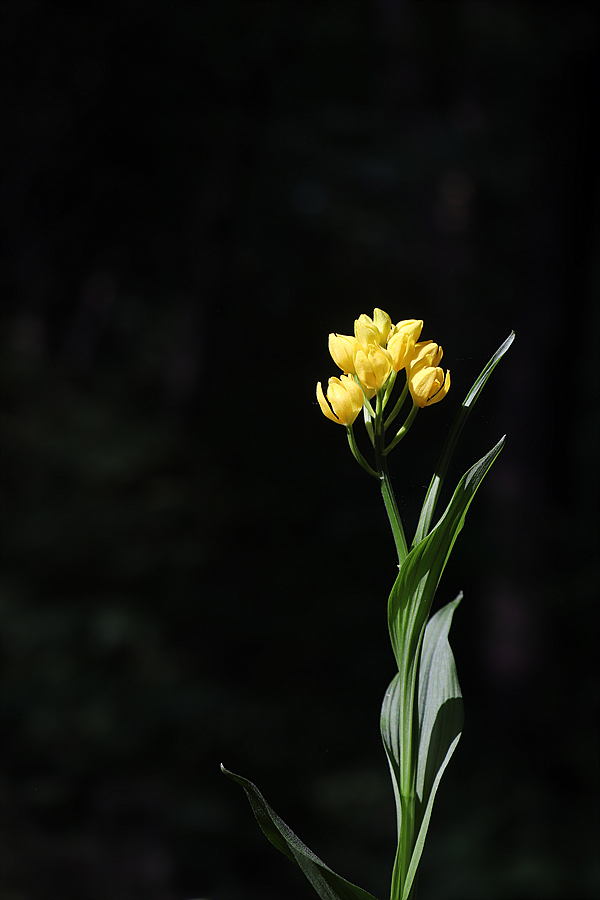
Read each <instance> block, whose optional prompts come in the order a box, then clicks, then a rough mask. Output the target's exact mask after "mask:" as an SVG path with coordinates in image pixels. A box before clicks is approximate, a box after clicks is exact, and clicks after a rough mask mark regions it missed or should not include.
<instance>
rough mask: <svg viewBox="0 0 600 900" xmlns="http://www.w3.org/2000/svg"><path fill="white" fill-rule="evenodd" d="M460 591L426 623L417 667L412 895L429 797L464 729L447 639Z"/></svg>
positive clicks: (409, 882)
mask: <svg viewBox="0 0 600 900" xmlns="http://www.w3.org/2000/svg"><path fill="white" fill-rule="evenodd" d="M461 600H462V593H461V594H459V595H458V597H457V598H456V599H455V600H453V601H452V602H451V603H448V604H447V605H446V606H444V607H443V608H442V609H440V610H439V611H438V612H437V613H436V614H435V615H434V616H432V617H431V619H430V620H429V622H428V623H427V627H426V628H425V636H424V638H423V649H422V652H421V665H420V668H419V692H418V708H419V752H418V759H417V810H416V822H415V824H416V827H417V828H418V830H419V831H418V835H417V840H416V842H415V847H414V850H413V854H412V857H411V860H410V866H409V868H408V873H407V877H406V882H405V885H404V893H403V900H405V898H407V897H408V896H409V895H410V890H411V888H412V884H413V880H414V878H415V875H416V873H417V867H418V865H419V862H420V859H421V854H422V853H423V847H424V845H425V837H426V835H427V829H428V828H429V821H430V819H431V811H432V809H433V801H434V800H435V795H436V793H437V789H438V787H439V784H440V780H441V778H442V775H443V774H444V770H445V769H446V766H447V765H448V763H449V761H450V757H451V756H452V754H453V753H454V750H455V748H456V745H457V744H458V741H459V739H460V736H461V733H462V726H463V720H464V711H463V702H462V694H461V690H460V685H459V683H458V676H457V674H456V665H455V662H454V656H453V654H452V650H451V648H450V644H449V642H448V632H449V630H450V625H451V624H452V616H453V615H454V610H455V609H456V607H457V606H458V604H459V603H460V601H461Z"/></svg>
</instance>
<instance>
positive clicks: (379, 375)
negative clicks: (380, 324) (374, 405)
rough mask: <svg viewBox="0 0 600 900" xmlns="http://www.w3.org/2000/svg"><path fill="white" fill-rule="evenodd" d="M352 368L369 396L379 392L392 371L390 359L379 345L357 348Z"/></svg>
mask: <svg viewBox="0 0 600 900" xmlns="http://www.w3.org/2000/svg"><path fill="white" fill-rule="evenodd" d="M354 367H355V369H356V374H357V375H358V377H359V378H360V382H361V384H362V385H363V386H364V388H365V391H366V393H367V394H370V392H372V391H378V390H380V389H381V388H382V387H383V385H384V384H385V382H386V381H387V379H388V377H389V375H390V373H391V371H392V369H393V364H392V357H391V355H390V354H389V353H388V351H387V350H385V349H384V348H383V347H380V346H379V344H367V346H366V347H364V346H359V347H357V349H356V351H355V353H354ZM370 396H372V393H371V394H370Z"/></svg>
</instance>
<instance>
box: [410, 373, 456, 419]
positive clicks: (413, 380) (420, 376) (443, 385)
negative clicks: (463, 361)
mask: <svg viewBox="0 0 600 900" xmlns="http://www.w3.org/2000/svg"><path fill="white" fill-rule="evenodd" d="M408 386H409V389H410V393H411V396H412V398H413V400H414V402H415V403H416V404H417V406H420V407H421V408H423V407H424V406H433V404H434V403H439V401H440V400H443V399H444V397H445V396H446V394H447V393H448V391H449V390H450V372H449V371H448V372H446V377H445V378H444V370H443V369H441V368H440V367H439V366H427V365H425V366H421V367H420V368H419V367H417V369H416V370H415V371H414V372H413V370H412V367H411V371H410V374H409V376H408Z"/></svg>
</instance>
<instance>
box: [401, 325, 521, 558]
mask: <svg viewBox="0 0 600 900" xmlns="http://www.w3.org/2000/svg"><path fill="white" fill-rule="evenodd" d="M514 339H515V333H514V331H511V333H510V334H509V336H508V337H507V338H506V340H505V341H504V343H503V344H501V345H500V347H498V349H497V350H496V352H495V353H494V355H493V356H492V358H491V359H490V361H489V362H488V363H487V365H486V366H485V367H484V369H483V371H482V372H481V374H480V375H479V377H478V378H477V379H476V380H475V382H474V384H473V387H472V388H471V390H470V391H469V393H468V394H467V396H466V397H465V399H464V401H463V404H462V406H461V408H460V409H459V411H458V413H457V414H456V418H455V419H454V422H453V424H452V428H451V429H450V432H449V434H448V437H447V438H446V443H445V444H444V449H443V450H442V455H441V456H440V459H439V461H438V464H437V466H436V467H435V472H434V473H433V478H432V479H431V484H430V485H429V488H428V490H427V494H426V495H425V501H424V503H423V507H422V509H421V515H420V517H419V524H418V525H417V530H416V532H415V537H414V540H413V547H416V545H417V544H418V543H419V542H420V541H422V540H423V538H424V537H425V535H426V534H427V533H428V531H429V526H430V525H431V520H432V518H433V514H434V512H435V507H436V505H437V501H438V497H439V495H440V490H441V488H442V484H443V481H444V477H445V475H446V472H447V471H448V465H449V463H450V459H451V457H452V454H453V453H454V448H455V447H456V444H457V442H458V438H459V437H460V433H461V431H462V430H463V428H464V425H465V422H466V421H467V416H468V415H469V413H470V412H471V410H472V408H473V406H474V405H475V401H476V400H477V398H478V397H479V395H480V393H481V391H482V390H483V387H484V385H485V383H486V381H487V380H488V378H489V377H490V375H491V374H492V372H493V371H494V369H495V368H496V365H497V364H498V363H499V362H500V360H501V359H502V357H503V356H504V354H505V353H506V351H507V350H508V348H509V347H510V345H511V344H512V342H513V341H514Z"/></svg>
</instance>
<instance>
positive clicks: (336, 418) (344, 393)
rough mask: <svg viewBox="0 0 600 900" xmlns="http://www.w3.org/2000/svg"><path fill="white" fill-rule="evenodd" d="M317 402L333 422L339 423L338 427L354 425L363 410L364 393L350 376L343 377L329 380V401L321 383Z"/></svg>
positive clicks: (318, 387)
mask: <svg viewBox="0 0 600 900" xmlns="http://www.w3.org/2000/svg"><path fill="white" fill-rule="evenodd" d="M317 400H318V401H319V406H320V407H321V410H322V411H323V414H324V415H326V416H327V418H328V419H331V421H332V422H337V423H338V425H352V423H353V422H354V420H355V419H356V417H357V415H358V414H359V412H360V411H361V409H362V405H363V392H362V390H361V389H360V387H359V386H358V385H357V383H356V382H355V381H354V379H353V378H351V377H350V375H342V377H341V378H330V379H329V384H328V387H327V399H325V395H324V394H323V388H322V387H321V382H319V383H318V385H317ZM327 401H329V402H327Z"/></svg>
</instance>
